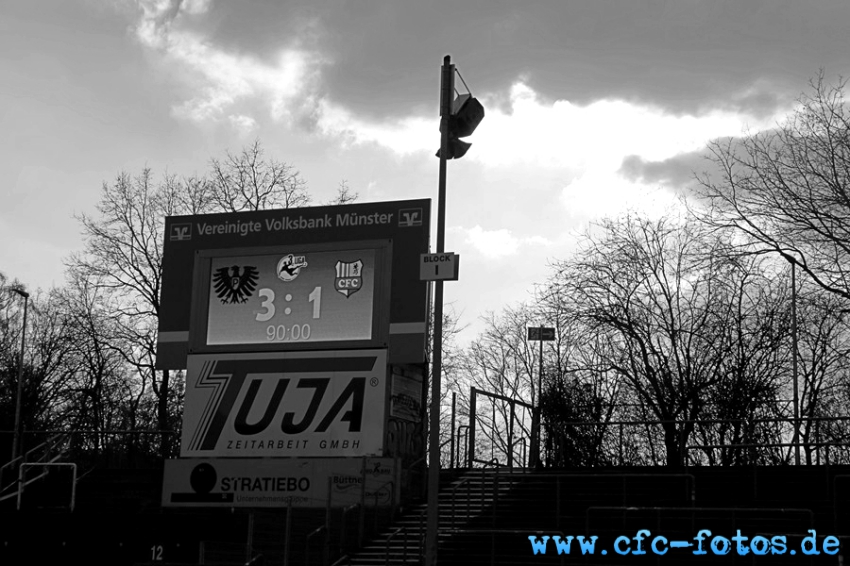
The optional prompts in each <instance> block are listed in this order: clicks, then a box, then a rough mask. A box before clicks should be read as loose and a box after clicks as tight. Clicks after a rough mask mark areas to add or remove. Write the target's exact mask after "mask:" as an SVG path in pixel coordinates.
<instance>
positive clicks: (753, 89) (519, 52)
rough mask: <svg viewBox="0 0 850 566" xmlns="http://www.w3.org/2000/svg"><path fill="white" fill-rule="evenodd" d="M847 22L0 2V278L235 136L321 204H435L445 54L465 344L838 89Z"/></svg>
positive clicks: (408, 5)
mask: <svg viewBox="0 0 850 566" xmlns="http://www.w3.org/2000/svg"><path fill="white" fill-rule="evenodd" d="M848 31H850V2H847V1H846V0H809V1H807V2H799V1H796V0H734V1H733V0H669V1H668V0H623V1H613V0H587V1H567V0H564V1H555V0H552V1H545V2H542V1H531V0H529V1H527V2H516V1H515V0H511V1H510V2H508V1H502V0H477V1H459V0H454V1H451V2H448V1H443V0H439V1H431V2H422V1H416V2H414V1H406V0H398V1H393V2H389V1H386V2H377V1H370V0H357V1H343V0H338V1H333V2H328V1H321V0H304V1H286V0H251V1H250V2H249V1H235V0H232V1H225V0H186V1H184V2H179V1H176V0H171V1H168V0H138V1H131V0H126V1H125V0H112V1H109V0H2V2H0V195H2V200H0V241H2V245H0V271H2V272H3V273H5V274H6V276H7V277H9V278H10V279H18V280H20V281H21V282H23V283H24V284H26V285H27V286H28V288H30V289H33V290H34V289H37V288H42V289H48V288H50V287H51V286H54V285H55V286H59V285H62V283H63V281H64V268H63V263H62V262H63V259H64V258H66V257H67V256H68V255H69V254H70V253H72V252H74V251H78V250H80V249H81V247H82V241H81V238H80V225H79V223H78V222H77V221H76V220H75V219H74V218H73V214H74V213H93V212H94V206H95V204H96V202H97V200H98V198H99V195H100V190H101V186H102V183H103V182H104V181H107V182H109V181H110V180H111V179H113V178H114V177H115V175H116V174H117V173H118V172H120V171H126V172H129V173H131V174H135V173H138V172H139V171H141V169H142V168H143V167H145V166H149V167H151V168H152V169H153V171H154V175H155V176H157V177H160V178H161V176H162V175H163V174H164V173H165V172H169V173H173V174H177V175H191V174H193V173H203V172H204V171H206V169H207V167H208V163H209V159H210V158H211V157H217V158H221V157H224V155H225V152H227V151H231V152H238V151H239V150H240V149H241V147H242V146H243V145H246V144H249V143H251V142H252V141H253V140H254V139H259V140H260V141H261V142H262V144H263V145H264V147H265V149H266V151H267V154H268V156H269V157H273V158H275V159H277V160H280V161H284V162H287V163H289V164H291V165H293V166H294V167H295V168H297V169H298V170H300V172H301V174H302V176H303V177H304V179H305V180H306V181H307V183H308V185H309V188H310V190H311V192H312V194H313V198H314V201H315V202H316V203H317V204H321V203H323V202H326V201H328V200H330V199H331V198H333V196H334V194H335V192H336V188H337V186H338V185H339V183H340V181H342V180H346V181H347V182H348V185H349V187H350V188H351V189H352V190H354V191H356V192H358V193H359V195H360V198H359V201H360V202H370V201H382V200H396V199H412V198H432V199H434V200H435V201H436V195H437V173H438V160H437V159H436V158H435V157H434V152H435V150H436V149H437V148H438V147H439V132H438V129H437V128H438V120H439V118H438V115H437V114H438V109H439V82H440V65H441V64H442V61H443V56H444V55H447V54H449V55H451V56H452V60H453V62H454V63H455V64H456V65H457V68H458V70H459V72H460V74H461V75H462V77H463V79H464V80H465V81H466V84H467V85H468V86H469V88H470V89H471V90H472V93H473V94H474V95H475V96H476V97H477V98H479V99H480V100H481V101H482V103H483V104H484V107H485V109H486V117H485V119H484V121H483V122H482V123H481V125H480V126H479V128H478V130H477V131H476V132H475V134H474V136H472V138H470V141H472V142H473V146H472V148H471V149H470V151H469V153H468V154H467V155H466V156H465V157H464V158H463V159H461V160H458V161H453V162H450V163H449V169H448V198H447V227H448V231H447V237H446V249H447V250H449V251H454V252H457V253H459V254H461V257H462V261H461V272H460V280H459V281H458V282H452V283H447V284H446V298H447V301H449V302H453V303H454V307H455V309H456V310H457V311H458V312H459V313H461V315H462V319H461V322H462V323H466V324H471V325H472V326H471V331H474V330H475V329H476V328H478V326H477V323H476V321H477V319H478V317H479V316H481V315H483V314H484V313H485V312H487V311H499V310H500V309H501V308H502V307H503V306H504V305H506V304H513V303H516V302H519V301H524V300H528V299H529V298H530V297H531V295H530V293H531V291H532V289H533V285H534V284H535V283H541V282H543V281H545V279H546V277H547V275H548V273H549V270H548V268H547V263H548V262H549V261H551V260H553V259H563V258H567V257H569V255H570V253H571V250H572V249H573V248H574V245H575V241H576V234H577V233H579V232H580V231H581V230H582V229H583V227H584V226H585V225H586V224H587V222H589V221H591V220H592V219H594V218H598V217H601V216H606V215H607V216H611V215H616V214H619V213H621V212H623V211H625V210H626V209H627V208H634V209H637V210H640V211H642V212H644V213H646V214H653V215H657V214H660V213H661V212H663V210H665V208H666V207H669V206H672V205H673V203H674V202H675V197H676V194H677V193H679V192H682V191H687V187H688V185H689V183H691V182H692V180H691V179H692V171H694V170H696V171H701V170H703V169H704V168H705V167H706V165H705V164H704V161H703V160H702V159H701V157H700V155H701V153H702V150H703V149H704V147H705V145H706V143H707V142H708V141H709V140H711V139H713V138H717V137H722V136H737V135H741V134H742V132H744V131H745V130H749V131H757V130H759V129H763V128H766V127H770V126H772V125H774V124H775V123H776V122H777V120H780V119H781V118H782V117H783V116H785V115H786V114H787V113H788V112H789V111H790V110H791V109H793V106H794V103H795V99H796V98H797V97H798V96H799V95H800V93H801V92H803V91H805V90H807V85H808V82H809V80H810V79H812V78H813V77H815V76H816V75H817V74H818V72H819V70H820V69H823V71H824V73H825V76H826V78H827V80H828V81H830V82H835V81H836V80H837V79H838V77H839V76H841V75H845V76H847V75H848V67H850V57H848V53H850V51H849V50H848V49H850V34H848ZM457 86H458V88H459V90H461V91H463V86H462V84H461V83H460V82H458V85H457ZM434 208H435V209H436V206H434ZM435 216H436V214H435Z"/></svg>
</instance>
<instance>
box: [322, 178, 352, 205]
mask: <svg viewBox="0 0 850 566" xmlns="http://www.w3.org/2000/svg"><path fill="white" fill-rule="evenodd" d="M359 197H360V194H359V193H355V192H352V191H351V188H350V187H349V186H348V181H346V180H345V179H343V180H342V181H340V182H339V186H338V187H337V190H336V196H335V197H334V198H333V200H330V201H328V202H327V203H325V204H326V205H327V206H333V205H340V204H351V203H352V202H354V201H356V200H357V199H358V198H359Z"/></svg>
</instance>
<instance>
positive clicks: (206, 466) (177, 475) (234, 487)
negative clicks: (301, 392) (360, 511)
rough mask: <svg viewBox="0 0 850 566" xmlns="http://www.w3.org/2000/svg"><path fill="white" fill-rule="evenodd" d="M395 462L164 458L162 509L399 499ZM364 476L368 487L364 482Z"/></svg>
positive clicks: (373, 503)
mask: <svg viewBox="0 0 850 566" xmlns="http://www.w3.org/2000/svg"><path fill="white" fill-rule="evenodd" d="M397 472H398V470H397V467H396V462H395V460H393V459H392V458H293V459H280V458H277V459H262V458H233V459H204V458H181V459H177V460H166V461H165V470H164V473H163V489H162V505H163V507H287V506H289V505H290V504H291V505H292V506H293V507H326V506H327V504H328V496H329V495H330V505H331V506H332V507H343V506H348V505H353V504H355V503H363V504H364V505H365V506H366V507H388V506H390V505H391V504H392V503H393V501H398V491H397V490H398V481H397V478H396V474H397ZM364 478H365V483H364Z"/></svg>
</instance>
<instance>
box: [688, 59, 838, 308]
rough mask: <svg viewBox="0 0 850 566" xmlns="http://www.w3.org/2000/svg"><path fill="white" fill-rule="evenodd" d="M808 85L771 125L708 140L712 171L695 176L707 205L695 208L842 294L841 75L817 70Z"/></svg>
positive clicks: (744, 246) (744, 245)
mask: <svg viewBox="0 0 850 566" xmlns="http://www.w3.org/2000/svg"><path fill="white" fill-rule="evenodd" d="M811 87H812V91H811V92H810V93H808V94H803V95H802V96H801V98H800V99H799V108H798V109H797V110H796V111H795V112H794V113H793V114H792V115H791V116H790V117H789V118H788V119H787V120H786V121H785V122H784V123H782V124H781V125H779V126H778V127H777V128H775V129H773V130H770V131H766V132H762V133H757V134H753V135H748V136H746V137H744V138H742V139H733V140H726V141H716V142H714V143H712V144H711V145H710V146H709V148H710V150H711V160H712V161H713V163H714V164H715V165H716V166H717V167H718V168H719V169H720V174H719V175H717V176H707V175H706V176H702V177H700V178H699V182H700V191H699V192H700V196H701V197H702V198H703V200H704V202H705V203H706V204H707V209H706V210H705V211H700V212H698V216H699V217H700V218H702V219H703V220H706V221H707V222H709V223H710V224H711V225H713V226H716V227H728V228H734V229H735V230H736V231H738V232H739V233H740V234H742V235H745V236H746V238H745V239H741V242H740V243H741V251H742V252H744V253H753V252H755V253H771V252H772V253H777V254H779V255H781V256H782V257H784V258H785V259H786V260H787V261H789V262H792V263H794V264H796V265H798V266H799V267H800V268H801V269H802V271H803V272H804V273H805V274H806V275H808V276H809V278H811V280H812V281H814V282H815V283H816V284H817V285H818V286H820V287H821V288H823V289H824V290H826V291H828V292H830V293H833V294H835V295H837V296H839V297H842V298H843V299H845V300H850V192H848V186H850V111H848V108H847V104H846V103H845V101H844V87H845V82H844V81H840V82H839V83H838V84H837V85H835V86H829V85H827V84H825V83H824V77H823V73H821V74H820V75H819V76H818V77H817V79H815V80H813V81H812V83H811ZM753 244H755V247H753ZM843 308H847V306H846V304H845V305H844V307H843Z"/></svg>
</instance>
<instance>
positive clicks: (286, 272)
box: [277, 254, 307, 281]
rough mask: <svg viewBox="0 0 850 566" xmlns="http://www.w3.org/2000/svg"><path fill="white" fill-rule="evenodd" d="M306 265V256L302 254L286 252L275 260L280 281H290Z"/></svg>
mask: <svg viewBox="0 0 850 566" xmlns="http://www.w3.org/2000/svg"><path fill="white" fill-rule="evenodd" d="M302 267H307V258H306V257H305V256H303V255H292V254H287V255H285V256H283V257H282V258H280V261H279V262H277V276H278V278H279V279H280V280H281V281H292V280H293V279H295V278H296V277H298V274H299V273H301V268H302Z"/></svg>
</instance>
